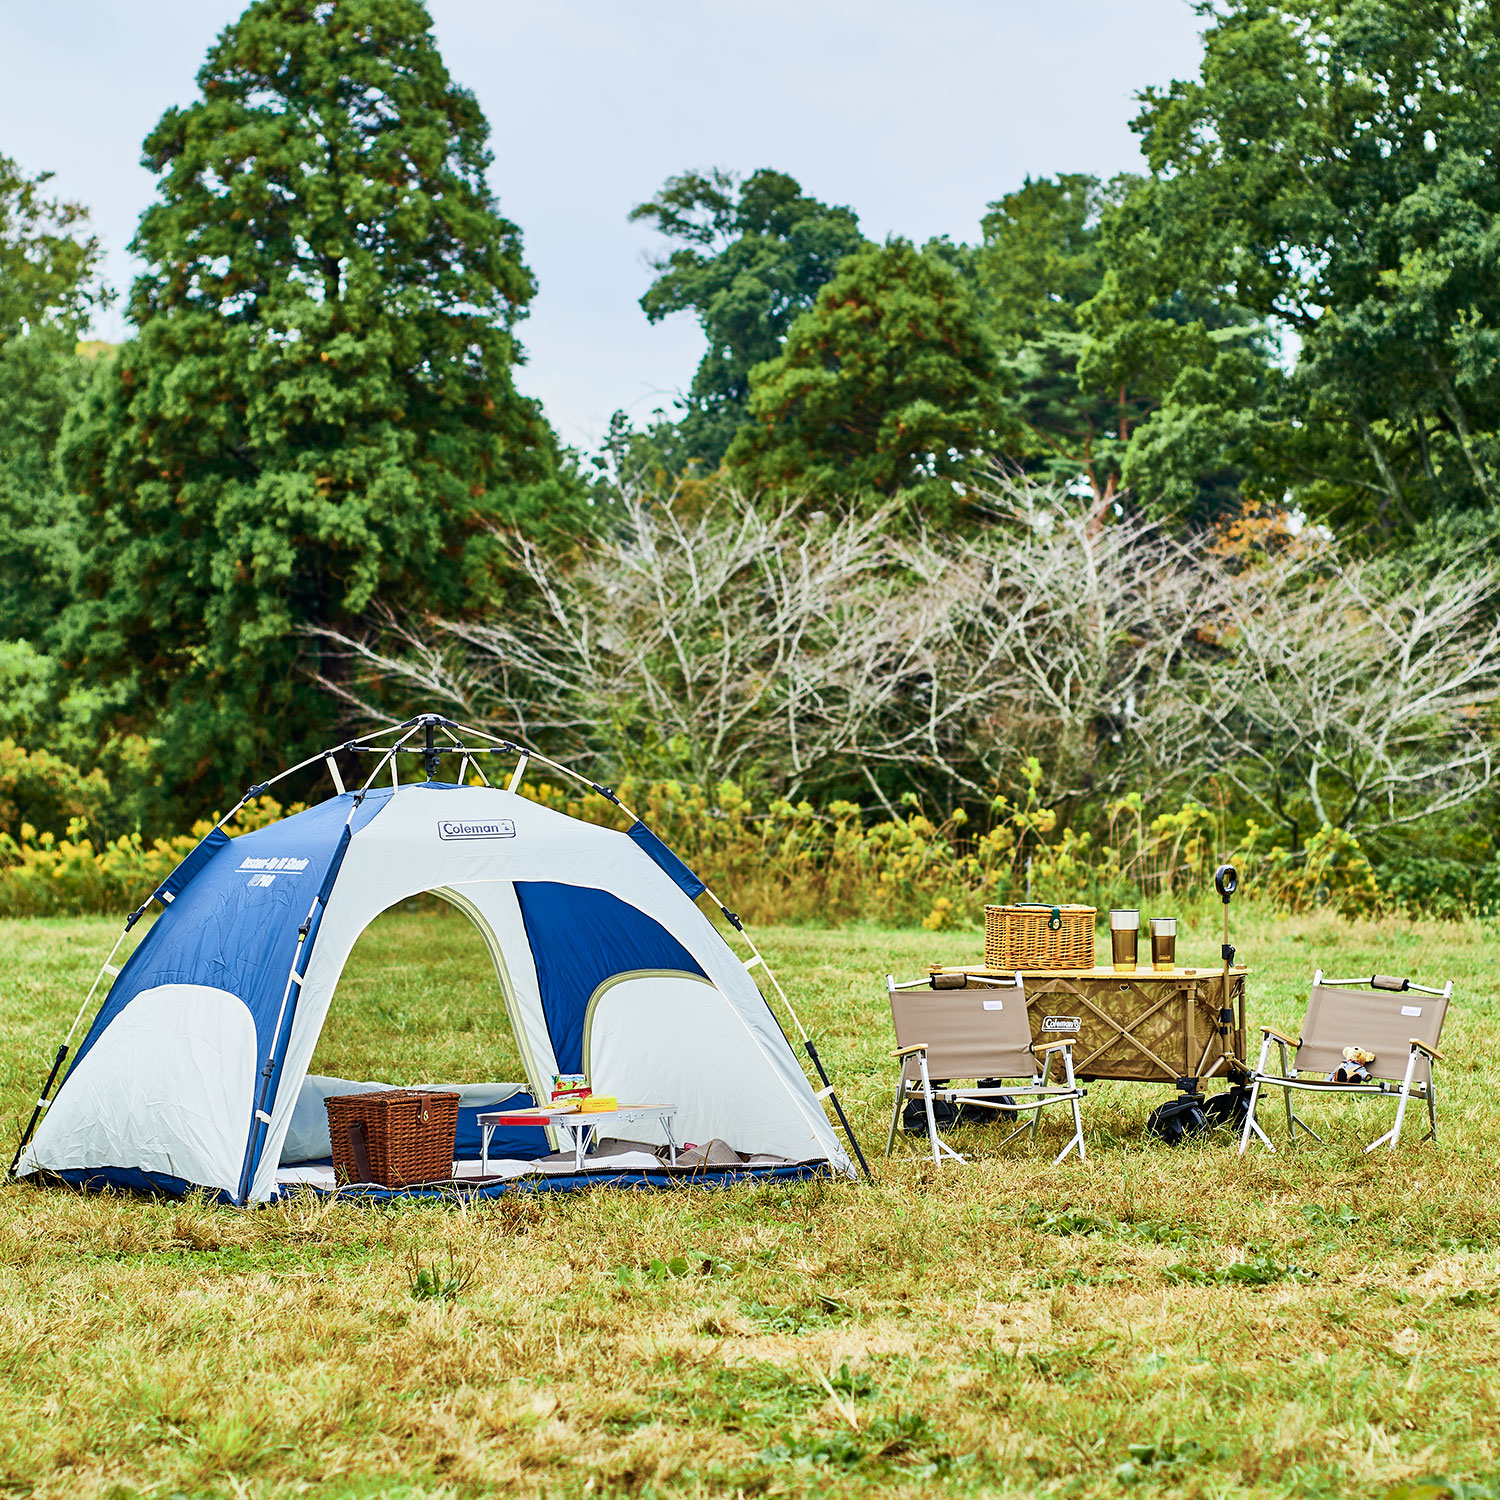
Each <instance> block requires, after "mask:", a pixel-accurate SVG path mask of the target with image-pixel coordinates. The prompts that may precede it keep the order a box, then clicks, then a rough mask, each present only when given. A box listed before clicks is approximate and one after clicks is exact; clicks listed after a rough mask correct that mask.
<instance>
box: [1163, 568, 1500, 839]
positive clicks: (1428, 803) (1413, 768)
mask: <svg viewBox="0 0 1500 1500" xmlns="http://www.w3.org/2000/svg"><path fill="white" fill-rule="evenodd" d="M1497 600H1500V574H1497V573H1496V571H1495V570H1494V569H1493V568H1489V567H1483V566H1481V567H1474V566H1472V565H1469V564H1461V565H1458V566H1454V567H1450V568H1447V569H1444V570H1443V571H1441V572H1438V573H1436V574H1435V575H1430V576H1425V577H1417V578H1408V579H1405V580H1402V579H1400V578H1397V577H1395V576H1394V575H1393V573H1392V572H1391V569H1390V565H1388V564H1384V563H1368V562H1363V563H1361V562H1354V563H1343V562H1341V561H1340V560H1339V559H1338V558H1337V556H1336V554H1335V555H1329V556H1326V557H1324V558H1321V559H1318V558H1310V557H1309V556H1308V555H1307V554H1305V553H1302V552H1294V553H1292V554H1290V555H1288V556H1286V557H1284V558H1282V559H1280V560H1278V561H1277V562H1276V563H1274V564H1273V565H1271V566H1269V567H1266V568H1262V569H1256V570H1252V571H1250V572H1249V573H1246V574H1244V575H1241V576H1240V577H1238V578H1236V579H1234V580H1233V586H1232V589H1231V591H1230V595H1229V612H1228V615H1227V635H1226V641H1225V644H1226V646H1227V648H1228V649H1227V650H1226V652H1225V653H1224V656H1223V658H1222V659H1221V661H1220V663H1219V664H1218V666H1217V668H1216V670H1215V671H1214V672H1213V673H1212V674H1208V673H1203V672H1199V673H1197V674H1195V675H1194V676H1193V679H1192V680H1189V681H1184V683H1183V688H1184V690H1185V691H1186V692H1187V693H1188V694H1189V695H1190V696H1191V697H1192V698H1193V699H1194V700H1195V701H1196V702H1197V703H1198V704H1199V705H1200V707H1201V710H1202V712H1203V714H1204V716H1205V718H1206V719H1210V718H1211V719H1212V720H1213V721H1214V722H1215V724H1216V725H1217V727H1218V733H1217V734H1216V735H1215V737H1214V743H1215V745H1216V747H1217V751H1216V754H1215V755H1214V757H1213V760H1214V761H1215V762H1216V763H1217V765H1218V767H1219V769H1220V770H1221V772H1222V773H1223V774H1225V775H1226V776H1227V777H1228V778H1229V780H1230V781H1231V782H1232V783H1233V784H1234V785H1235V786H1237V787H1238V788H1239V789H1240V791H1241V792H1243V793H1244V794H1245V796H1246V797H1248V798H1249V799H1250V801H1251V802H1252V803H1253V804H1254V805H1255V806H1256V807H1258V808H1259V809H1260V811H1261V812H1262V813H1263V814H1264V815H1265V816H1266V817H1267V818H1269V819H1271V820H1272V821H1273V822H1275V823H1277V824H1281V825H1283V826H1285V827H1286V828H1288V830H1289V831H1290V834H1291V840H1292V846H1293V847H1294V848H1295V847H1297V846H1298V845H1299V843H1300V837H1301V835H1302V834H1305V833H1306V832H1309V831H1312V830H1314V829H1316V828H1318V827H1320V826H1321V825H1323V824H1324V823H1327V824H1331V825H1332V826H1333V827H1335V828H1343V829H1345V830H1347V831H1349V832H1351V833H1355V834H1361V835H1366V834H1370V833H1374V832H1377V831H1379V830H1381V829H1386V828H1393V827H1396V826H1399V825H1401V824H1405V823H1411V822H1415V821H1416V820H1418V819H1420V818H1424V817H1428V816H1430V815H1432V814H1433V813H1437V812H1441V811H1443V810H1445V809H1447V808H1451V807H1455V806H1458V805H1459V804H1461V803H1463V802H1466V801H1468V800H1470V799H1471V798H1472V797H1474V796H1475V795H1476V794H1477V793H1478V792H1480V791H1481V790H1483V789H1484V788H1485V787H1487V786H1489V785H1490V784H1491V782H1492V780H1493V778H1494V775H1495V761H1494V724H1493V720H1492V717H1491V709H1492V706H1493V705H1494V704H1495V703H1496V701H1497V700H1500V613H1497V609H1496V604H1497Z"/></svg>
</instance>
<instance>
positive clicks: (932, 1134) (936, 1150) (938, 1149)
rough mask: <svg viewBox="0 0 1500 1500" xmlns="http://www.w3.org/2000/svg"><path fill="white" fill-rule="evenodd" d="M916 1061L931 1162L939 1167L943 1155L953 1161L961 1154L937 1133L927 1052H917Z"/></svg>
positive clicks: (958, 1159)
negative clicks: (924, 1110)
mask: <svg viewBox="0 0 1500 1500" xmlns="http://www.w3.org/2000/svg"><path fill="white" fill-rule="evenodd" d="M917 1062H918V1065H919V1066H920V1067H921V1070H922V1102H923V1104H925V1105H926V1106H927V1138H928V1140H930V1141H931V1142H932V1164H933V1166H935V1167H941V1166H942V1164H943V1157H944V1156H951V1157H952V1158H953V1160H954V1161H962V1160H963V1157H962V1155H960V1154H959V1153H958V1152H957V1151H955V1150H954V1149H953V1147H952V1146H950V1145H948V1144H947V1143H946V1142H945V1141H943V1139H942V1138H941V1137H940V1136H939V1135H938V1128H937V1116H936V1115H934V1114H933V1112H932V1079H931V1078H930V1077H928V1074H927V1054H926V1053H925V1052H919V1053H918V1054H917Z"/></svg>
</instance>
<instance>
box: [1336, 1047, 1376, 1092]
mask: <svg viewBox="0 0 1500 1500" xmlns="http://www.w3.org/2000/svg"><path fill="white" fill-rule="evenodd" d="M1343 1056H1344V1060H1343V1062H1341V1063H1340V1064H1339V1065H1338V1067H1336V1068H1335V1069H1334V1070H1333V1072H1331V1073H1330V1074H1329V1075H1328V1081H1329V1083H1368V1082H1369V1081H1370V1064H1371V1063H1372V1062H1374V1061H1375V1054H1374V1053H1373V1052H1371V1051H1370V1050H1369V1048H1367V1047H1345V1048H1344V1054H1343Z"/></svg>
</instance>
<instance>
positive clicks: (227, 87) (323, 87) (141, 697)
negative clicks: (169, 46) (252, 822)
mask: <svg viewBox="0 0 1500 1500" xmlns="http://www.w3.org/2000/svg"><path fill="white" fill-rule="evenodd" d="M198 84H199V87H200V89H201V97H199V98H198V99H197V100H195V101H194V102H193V103H191V104H189V105H188V106H186V107H185V108H173V109H170V110H168V111H167V113H166V114H165V115H164V116H163V117H162V119H161V121H160V123H159V124H158V125H157V126H156V128H155V129H154V130H153V131H152V132H151V134H150V135H149V137H148V138H147V140H146V143H145V161H146V164H147V165H148V166H149V167H151V168H152V170H153V171H155V172H157V173H158V174H159V176H160V182H159V187H158V196H157V201H156V202H155V203H154V204H153V205H152V206H151V207H149V208H148V209H147V210H146V212H145V213H144V215H143V216H142V219H141V223H140V229H139V232H138V234H137V236H136V239H135V242H134V249H135V251H136V253H137V254H139V255H140V256H141V257H142V259H143V260H144V261H145V262H146V270H145V272H144V274H143V275H142V276H141V277H140V278H139V279H138V280H137V282H136V284H135V287H134V290H133V293H132V296H131V300H130V315H131V318H132V320H133V321H134V322H135V324H136V325H137V327H138V328H139V336H138V337H137V338H135V339H134V340H133V341H132V342H131V343H129V344H128V345H126V346H125V347H124V348H123V349H122V350H121V351H120V353H119V354H118V355H117V356H116V357H115V359H114V360H113V361H111V362H110V364H109V365H108V367H107V368H106V369H105V370H104V371H102V372H101V378H100V379H99V380H98V381H97V382H96V383H95V384H94V386H93V388H92V389H91V391H90V392H89V395H88V398H87V400H86V402H85V403H84V405H83V408H82V410H81V413H80V416H79V419H78V420H77V421H76V422H75V423H74V424H73V426H72V428H71V429H70V431H69V433H68V434H67V435H66V436H65V439H64V444H63V454H64V459H65V463H66V469H67V473H68V476H69V478H70V480H71V483H72V486H73V489H74V491H75V493H76V494H77V495H78V496H79V503H80V506H81V509H82V532H81V546H82V558H81V561H80V565H79V567H78V570H77V574H76V592H77V594H78V596H79V599H78V602H77V604H76V605H75V606H73V607H72V608H71V609H70V610H69V612H68V614H67V616H66V618H65V619H64V622H63V632H62V633H63V644H64V648H65V653H66V656H67V658H68V660H69V662H70V664H71V665H72V666H73V667H74V668H75V670H77V671H78V672H79V673H80V674H81V675H82V676H83V678H84V679H85V680H86V681H89V682H91V683H94V684H96V685H97V687H98V690H99V698H98V702H99V703H100V705H101V709H100V712H101V714H102V715H105V716H107V719H108V721H109V729H110V732H113V733H118V732H119V731H120V730H121V729H125V730H133V731H136V732H139V733H142V734H149V735H150V736H151V737H152V738H154V739H155V740H157V741H159V742H161V744H162V747H163V750H162V757H163V758H162V774H163V778H164V780H165V781H166V783H167V784H168V785H170V786H172V788H173V790H174V791H175V792H178V793H181V794H186V795H187V797H188V803H187V804H185V805H191V806H194V807H197V806H201V805H203V804H204V803H207V802H210V801H213V800H215V799H218V800H223V799H225V798H227V797H229V796H231V795H232V794H233V793H234V792H235V790H236V789H238V788H239V787H242V786H243V785H244V784H245V782H246V781H247V780H248V779H250V778H251V777H252V776H253V775H254V773H255V772H256V771H257V770H261V769H264V768H265V767H266V766H267V765H275V764H279V763H282V762H284V761H285V760H287V759H288V758H290V757H291V756H293V755H295V754H296V753H297V752H298V750H300V749H302V748H303V747H304V745H305V744H306V743H307V741H308V740H309V738H310V737H311V738H316V737H321V736H323V735H326V734H327V733H328V732H329V728H330V726H329V723H328V720H329V718H330V713H331V708H330V700H329V699H328V698H327V696H326V695H324V694H322V693H320V692H318V691H317V689H316V687H315V686H314V683H313V680H312V678H313V676H314V675H315V674H317V673H319V672H321V673H323V674H324V675H333V674H336V672H337V669H338V663H337V661H336V660H335V661H329V660H328V659H326V658H322V657H320V654H319V649H318V645H317V642H316V640H315V639H313V638H311V637H310V635H309V632H310V631H313V630H316V629H317V628H319V627H326V626H335V625H340V626H347V625H348V624H349V623H350V622H352V621H355V620H357V619H358V618H359V617H360V616H361V615H362V614H363V613H364V612H366V611H368V610H369V609H370V608H371V607H372V606H373V605H375V604H376V603H377V602H388V603H390V604H393V605H396V606H398V607H401V608H404V609H416V608H422V607H431V608H437V609H442V610H445V611H457V610H463V609H464V608H466V607H468V606H470V605H472V604H473V603H475V602H476V601H477V600H479V599H480V598H482V597H483V596H484V595H485V594H486V592H487V591H488V590H489V588H490V587H491V586H492V583H493V574H494V569H495V566H496V562H495V559H496V556H497V554H496V552H495V548H494V541H493V537H492V536H491V533H490V528H491V526H492V524H493V523H506V524H517V523H518V524H521V525H523V526H527V527H531V528H534V529H545V528H546V527H547V526H548V525H549V524H555V523H562V522H564V521H565V520H566V519H567V518H568V517H569V516H570V515H571V514H572V509H571V507H572V497H573V494H574V487H573V486H572V485H571V482H570V481H569V479H568V476H567V475H566V474H565V473H563V472H561V471H560V466H559V463H558V456H557V450H556V443H555V439H554V438H553V435H552V433H551V431H550V429H549V428H548V427H547V425H546V423H545V421H544V420H543V418H542V415H541V413H540V410H539V408H538V406H537V405H536V403H535V402H533V401H530V400H526V399H523V398H521V397H520V396H519V395H518V394H517V392H516V390H515V387H514V384H513V381H512V369H513V367H514V366H515V364H516V363H517V362H518V361H519V359H520V358H521V351H520V349H519V347H518V345H517V342H516V339H515V335H514V331H513V330H514V326H515V323H516V321H517V320H518V319H519V318H520V317H521V316H522V315H523V313H524V310H525V308H526V305H527V303H528V302H529V301H530V299H531V297H532V295H533V292H534V289H535V288H534V282H533V280H532V277H531V274H530V272H529V271H528V270H527V268H526V266H525V265H524V264H523V262H522V259H521V237H520V233H519V231H518V230H517V229H516V227H515V226H514V225H513V224H511V223H510V222H508V221H507V220H506V219H504V218H502V217H501V216H500V214H499V212H498V211H497V208H496V204H495V201H494V198H493V197H492V195H491V193H490V190H489V188H488V186H487V185H486V181H485V172H486V169H487V167H488V166H489V164H490V161H491V157H490V153H489V151H488V149H487V146H486V139H487V136H488V126H487V124H486V122H485V120H484V117H483V115H482V114H481V112H480V109H479V106H478V104H477V103H476V102H475V100H474V97H473V96H472V94H470V93H469V92H468V91H467V90H465V89H462V88H460V87H458V86H457V85H455V84H454V83H453V82H452V80H451V79H450V77H449V75H448V72H447V70H446V68H445V67H444V64H443V61H442V59H441V57H440V56H439V54H438V51H437V48H436V46H435V44H434V41H433V37H432V34H431V20H430V17H429V16H428V14H427V12H426V10H425V9H424V8H423V6H422V5H421V4H419V3H417V0H340V3H338V4H310V3H306V0H255V3H254V4H252V5H250V6H249V8H248V9H247V10H246V11H245V13H244V14H243V16H242V17H241V18H240V19H239V20H238V21H236V22H235V23H233V24H232V25H230V26H228V27H227V28H226V29H225V30H224V32H223V33H222V34H221V35H220V37H219V38H218V40H217V41H216V42H215V43H214V45H213V47H212V48H211V49H210V51H209V55H208V58H207V61H206V62H205V64H204V66H203V68H202V69H201V70H200V72H199V74H198ZM102 731H103V726H102V725H101V733H102ZM145 811H146V812H147V813H148V814H150V812H151V810H150V809H145ZM174 814H175V810H174Z"/></svg>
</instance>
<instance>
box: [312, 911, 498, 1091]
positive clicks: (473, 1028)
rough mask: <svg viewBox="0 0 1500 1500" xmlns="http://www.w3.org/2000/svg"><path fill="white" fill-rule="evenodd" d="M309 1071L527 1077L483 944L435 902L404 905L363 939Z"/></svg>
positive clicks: (467, 923) (435, 1079)
mask: <svg viewBox="0 0 1500 1500" xmlns="http://www.w3.org/2000/svg"><path fill="white" fill-rule="evenodd" d="M309 1071H310V1072H312V1073H317V1074H325V1075H330V1076H332V1077H335V1078H381V1079H385V1080H386V1081H389V1082H395V1083H443V1082H448V1081H461V1080H464V1079H481V1078H506V1079H517V1080H520V1079H524V1078H525V1077H526V1069H525V1067H524V1065H523V1064H522V1062H521V1051H520V1047H519V1045H518V1044H517V1041H516V1033H515V1027H514V1025H513V1024H512V1022H511V1018H510V1014H509V1011H508V1009H507V1007H506V1003H505V996H504V994H503V992H502V991H501V988H500V981H499V978H498V976H497V975H496V973H495V965H494V962H493V960H492V959H491V957H490V953H489V949H488V948H487V947H486V945H485V941H484V937H483V935H482V934H481V933H480V931H479V929H478V928H477V927H476V926H475V925H474V923H473V921H472V920H471V919H470V918H469V916H468V915H467V914H466V913H465V912H463V911H461V910H460V909H458V908H457V907H455V906H453V905H452V904H450V903H449V902H448V901H445V900H443V899H442V898H441V897H439V896H435V895H423V896H416V897H413V898H412V899H410V900H407V901H402V902H398V903H397V904H396V905H395V906H393V907H389V908H387V909H386V910H385V911H383V912H381V914H380V915H379V916H378V917H376V918H375V920H374V921H373V922H371V923H370V925H369V926H368V927H367V928H365V930H364V932H363V933H361V934H360V937H359V940H358V941H357V942H356V943H355V945H354V949H353V951H352V952H351V953H350V955H349V959H348V962H347V963H346V964H345V965H344V972H343V973H342V975H340V977H339V982H338V988H337V990H336V992H335V994H334V997H333V1003H332V1004H331V1005H330V1006H329V1010H328V1017H327V1020H326V1021H325V1022H324V1023H323V1030H322V1034H321V1035H320V1036H319V1037H318V1044H317V1046H316V1047H315V1048H314V1050H313V1056H312V1062H311V1064H310V1065H309Z"/></svg>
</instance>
